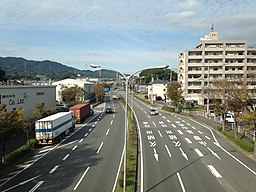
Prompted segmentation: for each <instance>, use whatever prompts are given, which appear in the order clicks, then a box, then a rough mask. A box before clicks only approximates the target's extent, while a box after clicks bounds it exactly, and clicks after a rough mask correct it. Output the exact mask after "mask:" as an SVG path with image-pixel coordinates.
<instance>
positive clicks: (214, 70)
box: [178, 31, 256, 105]
mask: <svg viewBox="0 0 256 192" xmlns="http://www.w3.org/2000/svg"><path fill="white" fill-rule="evenodd" d="M200 40H201V41H200V42H199V43H198V44H197V45H196V47H195V48H194V49H187V50H186V51H185V52H184V53H180V54H179V56H178V82H179V83H181V85H182V91H183V96H184V98H185V100H190V101H194V102H195V103H197V104H199V105H205V104H207V100H208V99H209V98H207V90H208V88H209V86H210V85H211V83H212V81H213V80H215V79H235V78H238V79H241V78H243V79H247V75H248V73H249V72H251V71H255V70H256V49H255V48H251V47H248V43H247V41H245V40H219V39H218V33H217V32H213V31H211V32H210V34H209V35H208V36H205V37H204V38H201V39H200Z"/></svg>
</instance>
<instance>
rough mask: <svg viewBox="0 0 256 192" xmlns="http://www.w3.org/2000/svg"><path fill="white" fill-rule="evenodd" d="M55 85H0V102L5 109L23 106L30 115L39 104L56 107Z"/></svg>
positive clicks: (27, 114) (9, 109) (10, 109)
mask: <svg viewBox="0 0 256 192" xmlns="http://www.w3.org/2000/svg"><path fill="white" fill-rule="evenodd" d="M55 93H56V87H55V86H52V85H51V86H29V85H12V86H0V104H2V105H5V109H4V110H5V111H7V112H10V111H12V110H14V109H18V108H23V109H24V112H25V115H26V116H29V115H30V114H31V112H32V111H33V110H35V109H37V107H38V106H43V107H54V108H55V107H56V94H55Z"/></svg>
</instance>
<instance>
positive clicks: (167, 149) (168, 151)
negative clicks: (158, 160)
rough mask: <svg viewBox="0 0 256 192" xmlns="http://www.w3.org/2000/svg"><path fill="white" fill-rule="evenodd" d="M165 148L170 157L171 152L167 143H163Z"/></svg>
mask: <svg viewBox="0 0 256 192" xmlns="http://www.w3.org/2000/svg"><path fill="white" fill-rule="evenodd" d="M165 148H166V151H167V153H168V155H169V157H172V154H171V152H170V150H169V148H168V147H167V145H165Z"/></svg>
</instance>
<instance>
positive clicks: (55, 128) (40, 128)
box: [35, 112, 75, 144]
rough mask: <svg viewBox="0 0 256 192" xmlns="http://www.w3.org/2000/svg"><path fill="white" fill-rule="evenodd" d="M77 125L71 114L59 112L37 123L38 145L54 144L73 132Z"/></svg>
mask: <svg viewBox="0 0 256 192" xmlns="http://www.w3.org/2000/svg"><path fill="white" fill-rule="evenodd" d="M74 128H75V123H74V120H73V117H72V114H71V112H59V113H56V114H53V115H50V116H48V117H45V118H42V119H39V120H37V121H36V122H35V132H36V140H37V143H38V144H53V143H54V141H56V140H60V139H61V137H63V136H65V135H67V134H68V133H69V132H72V131H73V130H74Z"/></svg>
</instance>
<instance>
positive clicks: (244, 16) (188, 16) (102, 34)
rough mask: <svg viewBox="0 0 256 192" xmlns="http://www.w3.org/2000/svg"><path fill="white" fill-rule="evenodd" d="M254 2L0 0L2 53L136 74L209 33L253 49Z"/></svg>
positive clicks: (173, 64)
mask: <svg viewBox="0 0 256 192" xmlns="http://www.w3.org/2000/svg"><path fill="white" fill-rule="evenodd" d="M255 10H256V3H255V0H44V1H38V0H0V56H1V57H23V58H25V59H28V60H37V61H43V60H51V61H55V62H59V63H62V64H64V65H67V66H70V67H74V68H77V69H81V70H88V69H90V70H91V68H90V66H89V64H90V63H93V64H97V65H101V66H103V67H109V68H112V69H114V70H118V71H121V72H123V73H134V72H136V71H138V70H141V69H143V68H147V67H154V66H159V65H169V68H170V69H172V70H175V71H177V65H178V54H179V53H180V52H184V51H185V50H186V49H192V48H194V47H195V46H196V44H197V43H199V42H200V38H201V37H204V36H205V35H207V34H208V33H209V32H210V27H211V26H212V24H213V26H214V31H217V32H218V33H219V39H220V40H247V41H248V43H249V45H250V46H254V47H255V46H256V11H255Z"/></svg>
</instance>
